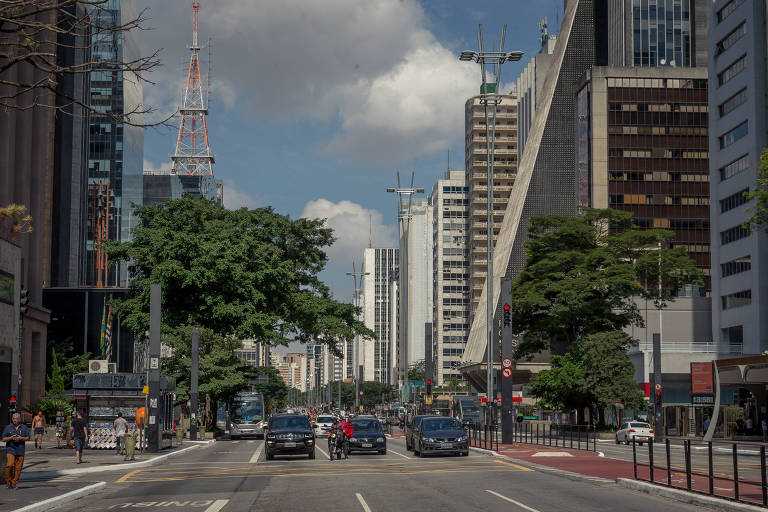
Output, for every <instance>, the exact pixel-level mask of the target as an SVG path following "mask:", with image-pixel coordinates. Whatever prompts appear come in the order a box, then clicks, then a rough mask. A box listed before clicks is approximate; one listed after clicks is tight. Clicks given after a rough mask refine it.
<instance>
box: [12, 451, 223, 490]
mask: <svg viewBox="0 0 768 512" xmlns="http://www.w3.org/2000/svg"><path fill="white" fill-rule="evenodd" d="M208 444H211V442H206V443H205V444H203V443H202V442H201V443H198V444H194V445H192V446H188V447H186V448H182V449H181V450H178V451H175V452H171V453H166V454H163V455H158V456H157V457H153V458H151V459H148V460H142V461H140V462H130V463H127V464H115V465H113V466H93V467H88V468H72V469H60V470H58V471H28V472H26V473H24V472H23V473H22V474H21V480H22V481H24V482H31V481H36V480H48V479H51V478H56V477H58V476H64V475H83V474H88V473H102V472H104V471H123V470H126V469H139V468H146V467H150V466H155V465H157V464H160V463H162V462H165V460H167V459H170V458H171V457H176V456H179V455H181V454H183V453H187V452H189V451H190V450H194V449H195V448H200V447H201V446H206V445H208Z"/></svg>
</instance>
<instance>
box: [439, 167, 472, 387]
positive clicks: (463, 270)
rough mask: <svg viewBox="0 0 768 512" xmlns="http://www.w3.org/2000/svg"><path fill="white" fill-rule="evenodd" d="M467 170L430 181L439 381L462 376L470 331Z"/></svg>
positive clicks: (449, 172)
mask: <svg viewBox="0 0 768 512" xmlns="http://www.w3.org/2000/svg"><path fill="white" fill-rule="evenodd" d="M465 179H466V175H465V173H464V171H447V172H446V173H445V176H444V177H443V179H440V180H437V183H435V185H434V186H433V187H432V193H431V194H430V196H429V202H430V204H431V205H432V212H433V213H432V216H433V218H432V226H433V227H432V238H433V251H432V276H433V277H432V286H433V290H432V296H433V298H434V301H433V303H434V307H433V308H432V311H433V315H432V346H433V348H432V357H433V365H432V368H434V369H435V370H434V374H433V375H432V378H433V379H434V380H435V382H436V383H437V385H444V384H447V383H449V382H450V381H451V379H452V378H456V379H459V380H462V379H463V377H462V375H461V373H460V372H459V370H458V366H459V362H460V361H461V356H462V355H463V354H464V345H465V344H466V342H467V336H468V335H469V249H468V244H467V232H468V230H469V226H468V224H467V219H466V217H464V216H458V215H459V213H461V214H463V213H464V212H466V211H467V202H468V196H469V189H468V187H467V186H466V181H465Z"/></svg>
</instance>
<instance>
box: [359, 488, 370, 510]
mask: <svg viewBox="0 0 768 512" xmlns="http://www.w3.org/2000/svg"><path fill="white" fill-rule="evenodd" d="M355 496H357V501H359V502H360V505H362V506H363V510H364V511H365V512H371V507H369V506H368V504H367V503H366V502H365V500H364V499H363V497H362V496H360V493H359V492H356V493H355Z"/></svg>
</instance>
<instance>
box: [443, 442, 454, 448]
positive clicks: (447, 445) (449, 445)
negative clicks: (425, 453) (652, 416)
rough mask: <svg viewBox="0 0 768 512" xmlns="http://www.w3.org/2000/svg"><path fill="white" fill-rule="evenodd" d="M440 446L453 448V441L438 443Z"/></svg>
mask: <svg viewBox="0 0 768 512" xmlns="http://www.w3.org/2000/svg"><path fill="white" fill-rule="evenodd" d="M440 448H453V443H440Z"/></svg>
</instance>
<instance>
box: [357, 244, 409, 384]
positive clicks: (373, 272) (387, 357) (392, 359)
mask: <svg viewBox="0 0 768 512" xmlns="http://www.w3.org/2000/svg"><path fill="white" fill-rule="evenodd" d="M399 259H400V250H399V249H398V248H396V247H368V248H366V249H364V250H363V271H364V272H367V273H368V274H367V275H364V276H363V277H362V282H363V283H362V288H363V289H362V298H363V300H362V303H361V307H362V309H363V322H364V323H365V326H366V327H368V328H369V329H371V330H372V331H373V332H374V333H376V339H375V340H365V341H363V342H361V344H362V347H363V357H362V358H361V363H360V364H362V365H363V380H364V381H376V382H382V383H384V384H397V373H395V372H394V368H395V365H396V364H397V360H396V354H397V339H396V336H397V331H396V330H394V329H393V328H392V327H393V325H397V324H396V322H393V321H392V320H393V319H392V314H393V312H396V311H397V310H396V308H393V307H392V301H393V300H395V301H396V300H397V295H396V294H395V293H394V285H395V283H396V281H397V273H398V263H399Z"/></svg>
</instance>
